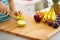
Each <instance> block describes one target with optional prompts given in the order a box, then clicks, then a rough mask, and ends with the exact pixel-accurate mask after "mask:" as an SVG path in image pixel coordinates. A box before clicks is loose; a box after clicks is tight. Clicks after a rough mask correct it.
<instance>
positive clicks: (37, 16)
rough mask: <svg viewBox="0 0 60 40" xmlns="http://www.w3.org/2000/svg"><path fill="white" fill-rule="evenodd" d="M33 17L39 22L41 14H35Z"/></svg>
mask: <svg viewBox="0 0 60 40" xmlns="http://www.w3.org/2000/svg"><path fill="white" fill-rule="evenodd" d="M34 19H35V21H36V22H40V21H41V16H40V15H38V14H35V15H34Z"/></svg>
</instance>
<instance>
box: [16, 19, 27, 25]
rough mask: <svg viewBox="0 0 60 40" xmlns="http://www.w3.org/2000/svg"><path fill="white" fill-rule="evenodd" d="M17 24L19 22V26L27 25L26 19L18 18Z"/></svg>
mask: <svg viewBox="0 0 60 40" xmlns="http://www.w3.org/2000/svg"><path fill="white" fill-rule="evenodd" d="M17 24H18V26H25V25H26V22H25V21H24V20H18V21H17Z"/></svg>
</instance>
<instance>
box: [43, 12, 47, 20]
mask: <svg viewBox="0 0 60 40" xmlns="http://www.w3.org/2000/svg"><path fill="white" fill-rule="evenodd" d="M47 17H48V13H47V12H45V14H44V17H43V21H47Z"/></svg>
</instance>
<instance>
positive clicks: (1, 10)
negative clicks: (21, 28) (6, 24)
mask: <svg viewBox="0 0 60 40" xmlns="http://www.w3.org/2000/svg"><path fill="white" fill-rule="evenodd" d="M0 13H3V14H6V15H9V14H10V13H11V10H10V9H9V8H8V7H7V6H6V5H4V4H3V3H2V2H0Z"/></svg>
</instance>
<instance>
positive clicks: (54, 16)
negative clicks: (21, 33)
mask: <svg viewBox="0 0 60 40" xmlns="http://www.w3.org/2000/svg"><path fill="white" fill-rule="evenodd" d="M51 19H52V21H56V14H55V12H54V9H53V12H52V18H51Z"/></svg>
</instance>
